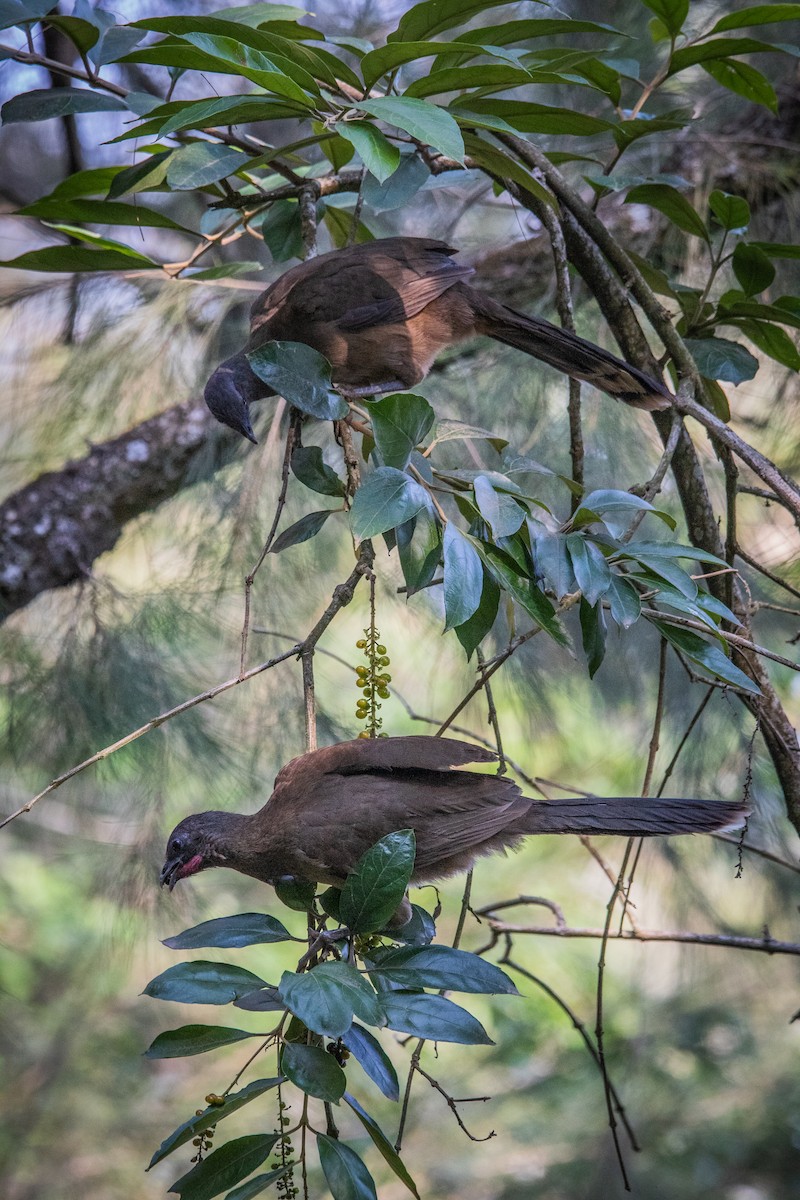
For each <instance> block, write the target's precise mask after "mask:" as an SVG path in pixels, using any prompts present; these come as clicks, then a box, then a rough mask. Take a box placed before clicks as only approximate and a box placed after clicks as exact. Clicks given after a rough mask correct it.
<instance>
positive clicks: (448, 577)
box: [442, 521, 483, 632]
mask: <svg viewBox="0 0 800 1200" xmlns="http://www.w3.org/2000/svg"><path fill="white" fill-rule="evenodd" d="M442 550H443V554H444V614H445V624H444V628H445V632H446V631H447V630H448V629H452V628H453V627H454V626H456V625H463V624H464V622H465V621H468V620H469V618H470V617H471V616H472V615H473V613H475V612H476V611H477V608H478V605H479V604H480V602H481V595H482V593H483V566H482V565H481V559H480V555H479V554H478V552H477V550H476V549H475V547H474V546H473V544H472V542H471V541H470V539H469V538H467V537H465V536H464V534H463V533H462V532H461V531H460V529H458V528H457V527H456V526H455V525H454V524H453V522H452V521H448V522H447V524H446V525H445V527H444V538H443V542H442Z"/></svg>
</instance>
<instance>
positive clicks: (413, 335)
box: [205, 237, 672, 442]
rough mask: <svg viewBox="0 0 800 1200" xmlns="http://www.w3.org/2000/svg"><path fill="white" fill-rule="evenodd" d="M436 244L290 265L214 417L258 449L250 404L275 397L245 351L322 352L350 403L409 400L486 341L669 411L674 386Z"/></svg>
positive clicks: (384, 243)
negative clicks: (459, 347) (469, 342)
mask: <svg viewBox="0 0 800 1200" xmlns="http://www.w3.org/2000/svg"><path fill="white" fill-rule="evenodd" d="M455 253H456V251H455V250H454V249H453V248H452V246H448V245H446V243H445V242H438V241H434V240H432V239H431V238H410V237H393V238H381V239H378V240H376V241H374V242H364V243H363V244H361V245H359V246H349V247H347V248H346V249H344V250H334V251H332V252H331V253H330V254H322V255H320V257H319V258H312V259H308V260H307V261H306V262H304V263H301V264H300V265H299V266H297V267H292V269H291V270H289V271H287V272H286V274H285V275H282V276H281V277H280V279H278V280H277V282H276V283H273V284H272V286H271V287H269V288H267V290H266V291H265V292H263V293H262V295H260V296H259V297H258V299H257V300H256V301H255V303H254V304H253V307H252V309H251V311H250V330H251V332H250V340H249V341H248V343H247V346H246V347H245V349H244V350H243V351H241V352H240V353H239V354H234V355H233V356H232V357H231V358H228V359H226V360H225V362H223V363H222V364H221V365H220V366H219V367H217V369H216V371H215V372H214V374H213V375H212V376H211V378H210V379H209V381H208V383H207V384H206V389H205V398H206V403H207V405H208V407H209V408H210V409H211V412H212V413H213V414H214V416H215V417H216V418H217V420H218V421H221V422H222V423H223V424H224V425H229V426H230V427H231V429H235V430H237V432H239V433H241V434H242V435H243V436H244V437H246V438H249V439H250V441H251V442H255V440H256V438H255V436H254V434H253V428H252V425H251V423H250V415H249V411H248V410H249V405H250V404H251V403H252V402H253V401H254V400H261V399H263V398H264V397H265V396H273V395H275V393H274V391H273V390H272V389H271V388H270V387H269V386H268V385H267V384H265V383H264V382H262V380H260V379H259V378H258V376H257V375H255V374H254V372H253V371H252V369H251V367H250V364H249V362H248V361H247V357H246V356H247V352H248V351H252V350H255V349H258V347H260V346H263V345H264V344H265V343H267V342H272V341H289V342H304V343H305V344H306V345H307V346H312V347H313V348H314V349H315V350H318V351H319V352H320V354H323V355H324V356H325V357H326V358H327V359H328V361H329V362H330V364H331V367H332V368H333V372H332V377H333V381H334V383H335V384H336V385H337V386H338V387H339V388H340V389H341V390H342V391H343V392H345V393H346V394H349V395H361V396H366V395H377V394H378V393H380V392H391V391H403V390H406V389H407V388H411V387H413V386H414V385H415V384H417V383H419V381H420V380H421V379H424V378H425V376H426V375H427V374H428V371H429V370H430V368H431V365H432V363H433V361H434V359H435V358H436V356H437V355H438V354H439V352H440V351H441V350H443V349H445V347H447V346H452V345H455V344H456V343H457V342H462V341H464V340H465V339H467V338H472V337H475V336H476V335H477V334H485V335H487V336H488V337H491V338H495V340H496V341H498V342H505V343H506V344H507V345H509V346H515V347H516V348H517V349H518V350H522V351H524V353H525V354H530V355H531V356H532V357H533V358H538V359H541V360H542V362H546V363H549V364H550V365H551V366H553V367H557V368H558V370H559V371H564V372H565V374H567V375H571V376H573V377H574V378H575V379H583V380H586V381H587V382H588V383H591V384H594V386H595V387H596V388H599V389H600V390H601V391H603V392H607V393H608V395H610V396H615V397H616V398H617V399H618V400H624V401H625V403H626V404H632V405H633V406H634V407H635V408H646V409H660V408H667V407H668V406H669V404H670V402H671V399H672V397H671V396H670V393H669V392H668V391H667V389H666V388H665V387H664V385H663V384H662V383H660V382H658V381H657V380H655V379H652V378H651V377H650V376H649V375H646V374H644V372H643V371H640V370H638V368H637V367H632V366H631V365H630V364H629V363H625V362H623V361H622V360H621V359H619V358H615V357H614V355H613V354H609V353H608V351H607V350H601V349H600V347H599V346H595V345H593V344H592V343H591V342H587V341H584V339H583V338H579V337H576V336H575V334H572V333H568V332H567V331H566V330H564V329H560V328H559V327H558V326H557V325H551V324H550V323H549V321H543V320H541V319H540V318H539V317H529V316H525V315H524V314H523V313H518V312H515V311H514V309H512V308H507V307H506V306H505V305H504V304H498V303H497V301H496V300H492V298H491V297H490V296H487V295H485V294H484V293H483V292H479V291H476V290H475V288H472V287H470V286H469V285H468V284H467V283H465V282H464V280H465V279H467V278H469V276H470V275H472V274H473V273H474V272H473V269H472V267H466V266H459V264H458V263H455V262H453V261H452V257H451V256H452V255H453V254H455Z"/></svg>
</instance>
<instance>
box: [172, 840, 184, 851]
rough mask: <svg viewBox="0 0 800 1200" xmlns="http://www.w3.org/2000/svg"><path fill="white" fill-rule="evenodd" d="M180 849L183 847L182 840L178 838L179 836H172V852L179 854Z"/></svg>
mask: <svg viewBox="0 0 800 1200" xmlns="http://www.w3.org/2000/svg"><path fill="white" fill-rule="evenodd" d="M182 849H183V842H182V841H181V839H180V838H173V839H172V850H173V853H175V854H180V852H181V850H182Z"/></svg>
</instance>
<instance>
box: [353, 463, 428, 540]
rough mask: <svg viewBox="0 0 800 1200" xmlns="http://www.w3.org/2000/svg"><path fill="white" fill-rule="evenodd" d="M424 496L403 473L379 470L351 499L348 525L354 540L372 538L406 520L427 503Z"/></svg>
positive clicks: (380, 468) (392, 470) (383, 468)
mask: <svg viewBox="0 0 800 1200" xmlns="http://www.w3.org/2000/svg"><path fill="white" fill-rule="evenodd" d="M427 500H428V493H427V492H426V491H425V489H424V488H423V487H421V486H420V485H419V484H418V483H415V482H414V480H413V479H410V478H409V477H408V475H406V474H405V473H404V472H403V471H398V470H397V469H396V468H395V467H379V468H378V469H377V471H373V473H372V474H371V475H369V476H368V477H367V479H366V480H365V481H364V483H362V485H361V487H360V488H359V489H358V491H357V492H356V494H355V496H354V498H353V507H352V508H351V510H350V526H351V529H352V531H353V535H354V537H356V538H359V539H363V538H369V537H374V536H375V534H377V533H385V532H386V530H387V529H395V528H396V527H397V526H398V525H402V524H403V523H404V522H405V521H409V520H410V519H411V518H412V517H413V516H414V515H415V514H416V513H418V512H419V510H420V509H421V508H424V507H425V506H426V504H427Z"/></svg>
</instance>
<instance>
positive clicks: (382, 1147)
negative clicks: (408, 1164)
mask: <svg viewBox="0 0 800 1200" xmlns="http://www.w3.org/2000/svg"><path fill="white" fill-rule="evenodd" d="M344 1099H345V1103H346V1104H349V1106H350V1108H352V1110H353V1112H354V1113H355V1114H356V1116H357V1117H358V1119H359V1121H360V1122H361V1124H362V1125H363V1126H364V1128H365V1129H366V1131H367V1133H368V1134H369V1136H370V1137H371V1138H372V1142H373V1145H374V1146H376V1147H377V1149H378V1150H379V1151H380V1153H381V1154H382V1155H383V1157H384V1159H385V1160H386V1162H387V1163H388V1164H389V1166H390V1167H391V1168H392V1170H393V1171H394V1173H395V1175H396V1176H397V1178H398V1179H400V1180H401V1181H402V1182H403V1183H404V1184H405V1185H406V1187H407V1188H408V1190H409V1191H410V1192H411V1195H412V1196H416V1197H417V1200H419V1192H418V1191H417V1185H416V1184H415V1183H414V1180H413V1179H412V1178H411V1176H410V1175H409V1173H408V1171H407V1170H406V1168H405V1165H404V1163H403V1160H402V1159H401V1157H400V1155H399V1154H398V1153H397V1151H396V1150H395V1148H394V1146H393V1145H392V1144H391V1142H390V1141H389V1139H388V1138H387V1136H386V1134H385V1133H384V1132H383V1130H382V1129H381V1127H380V1125H379V1124H378V1122H377V1121H376V1120H375V1119H374V1118H373V1117H371V1116H370V1115H369V1113H368V1112H366V1111H365V1110H364V1109H363V1108H362V1107H361V1105H360V1104H359V1103H358V1101H357V1100H356V1098H355V1096H351V1095H350V1094H349V1093H348V1092H345V1094H344Z"/></svg>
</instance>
